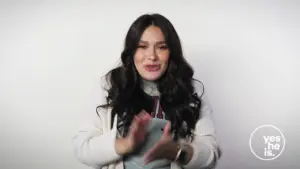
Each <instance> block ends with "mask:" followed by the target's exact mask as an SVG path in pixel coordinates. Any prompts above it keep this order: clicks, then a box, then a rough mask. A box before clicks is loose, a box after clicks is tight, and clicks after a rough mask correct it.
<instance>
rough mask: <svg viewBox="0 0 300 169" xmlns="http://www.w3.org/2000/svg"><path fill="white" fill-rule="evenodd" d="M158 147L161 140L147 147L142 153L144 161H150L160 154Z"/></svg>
mask: <svg viewBox="0 0 300 169" xmlns="http://www.w3.org/2000/svg"><path fill="white" fill-rule="evenodd" d="M160 147H161V142H158V143H156V144H155V145H154V146H153V147H152V148H151V149H149V150H148V151H147V152H146V153H145V155H144V160H145V162H150V161H152V160H154V159H156V158H157V157H158V156H159V154H160Z"/></svg>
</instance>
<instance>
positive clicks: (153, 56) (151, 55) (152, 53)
mask: <svg viewBox="0 0 300 169" xmlns="http://www.w3.org/2000/svg"><path fill="white" fill-rule="evenodd" d="M147 59H149V60H156V59H157V56H156V52H155V48H149V49H148V51H147Z"/></svg>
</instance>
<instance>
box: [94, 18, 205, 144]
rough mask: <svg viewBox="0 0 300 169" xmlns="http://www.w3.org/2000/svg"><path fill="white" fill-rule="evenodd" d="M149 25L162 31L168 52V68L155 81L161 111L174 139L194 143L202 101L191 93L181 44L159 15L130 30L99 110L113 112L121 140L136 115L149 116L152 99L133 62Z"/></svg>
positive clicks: (136, 23) (141, 20) (108, 77)
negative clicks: (142, 112) (189, 139)
mask: <svg viewBox="0 0 300 169" xmlns="http://www.w3.org/2000/svg"><path fill="white" fill-rule="evenodd" d="M151 25H154V26H157V27H159V28H160V29H161V31H162V32H163V34H164V37H165V41H166V44H167V46H168V48H169V51H170V56H169V62H168V68H167V70H166V72H165V73H164V75H163V76H162V77H161V78H160V79H158V80H157V81H156V83H157V84H158V91H159V92H160V104H161V107H162V109H163V111H164V113H165V114H166V118H167V119H168V120H170V121H171V131H172V132H174V136H175V137H174V139H175V140H176V139H177V138H179V137H183V138H187V137H190V138H192V139H193V137H194V134H193V131H194V130H195V125H196V122H197V120H198V119H199V117H200V108H201V99H200V97H199V96H198V95H197V93H195V92H194V86H193V80H194V79H193V75H194V70H193V69H192V67H191V66H190V65H189V64H188V63H187V61H186V60H185V58H184V57H183V52H182V48H181V42H180V39H179V37H178V34H177V32H176V30H175V29H174V27H173V25H172V24H171V22H170V21H169V20H168V19H167V18H165V17H164V16H162V15H160V14H145V15H142V16H140V17H138V18H137V19H136V20H135V21H134V22H133V24H132V25H131V27H130V28H129V30H128V32H127V35H126V38H125V44H124V50H123V52H122V54H121V61H122V64H121V66H119V67H116V68H114V69H112V70H111V71H110V72H108V73H107V74H106V76H105V77H106V80H107V82H109V89H107V92H108V96H107V98H106V100H107V104H106V105H101V106H99V107H105V108H108V107H111V108H112V118H111V119H112V123H111V124H113V119H114V118H113V117H114V116H115V115H118V129H120V128H122V129H123V136H125V135H126V134H127V133H128V130H129V129H128V128H129V126H130V124H131V121H132V120H133V117H134V116H135V115H137V114H138V113H139V112H140V111H141V110H142V109H144V110H146V111H148V112H151V110H152V107H151V106H152V104H151V97H149V96H148V95H147V94H145V93H144V91H143V89H142V88H141V77H140V75H139V73H138V72H137V70H136V68H135V65H134V62H133V56H134V54H135V51H136V49H137V46H138V43H139V40H140V38H141V36H142V34H143V32H144V30H145V29H146V28H147V27H149V26H151ZM97 113H98V112H97ZM111 127H112V126H111Z"/></svg>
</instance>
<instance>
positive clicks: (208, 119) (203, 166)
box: [183, 84, 222, 169]
mask: <svg viewBox="0 0 300 169" xmlns="http://www.w3.org/2000/svg"><path fill="white" fill-rule="evenodd" d="M195 89H196V91H197V93H198V95H199V96H200V95H201V94H202V93H203V95H202V98H201V99H202V106H201V110H200V111H201V117H200V118H199V120H198V122H197V123H196V129H195V137H194V140H193V141H192V142H190V143H189V145H190V146H191V147H192V148H193V156H192V159H191V160H190V162H189V163H188V164H187V165H185V166H183V168H185V169H211V168H215V166H216V164H217V161H218V159H219V158H220V157H221V154H222V151H221V148H220V145H219V143H218V140H217V138H216V130H215V127H214V122H213V116H212V112H213V110H212V108H211V106H210V104H209V101H208V98H207V96H206V94H204V90H203V89H202V87H201V86H200V85H198V84H196V85H195Z"/></svg>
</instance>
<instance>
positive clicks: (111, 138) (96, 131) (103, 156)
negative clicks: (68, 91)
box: [72, 86, 121, 168]
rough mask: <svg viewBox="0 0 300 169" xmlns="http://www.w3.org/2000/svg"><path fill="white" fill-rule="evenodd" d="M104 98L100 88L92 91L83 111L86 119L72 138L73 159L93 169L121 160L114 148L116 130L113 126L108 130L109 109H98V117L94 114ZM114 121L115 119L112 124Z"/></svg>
mask: <svg viewBox="0 0 300 169" xmlns="http://www.w3.org/2000/svg"><path fill="white" fill-rule="evenodd" d="M104 96H105V95H104V92H103V91H102V89H101V88H100V86H99V87H97V88H96V90H93V92H92V97H90V99H88V100H89V102H88V103H87V107H86V108H85V110H84V111H86V112H84V113H86V117H87V118H86V119H85V120H84V122H83V123H82V124H81V125H80V126H79V128H78V130H76V132H75V134H74V136H73V138H72V142H73V148H74V154H75V157H76V158H77V159H78V160H79V161H80V162H81V163H83V164H85V165H87V166H90V167H93V168H101V167H102V166H105V165H109V164H111V163H115V162H116V161H118V160H119V159H121V156H119V155H118V154H117V153H116V151H115V146H114V143H115V139H116V136H117V129H116V127H115V125H114V127H113V129H110V120H111V113H110V109H103V108H98V113H99V116H98V115H97V112H96V107H97V106H98V105H100V104H102V103H104V100H105V97H104ZM116 121H117V120H116V117H115V120H114V122H116Z"/></svg>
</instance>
